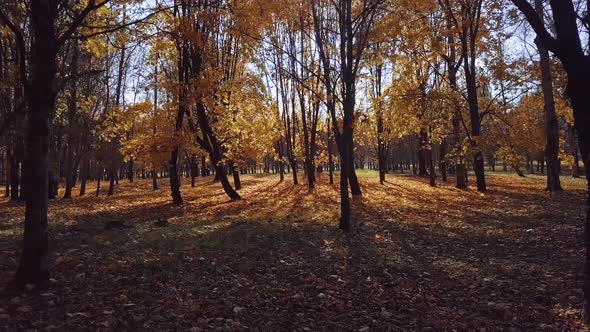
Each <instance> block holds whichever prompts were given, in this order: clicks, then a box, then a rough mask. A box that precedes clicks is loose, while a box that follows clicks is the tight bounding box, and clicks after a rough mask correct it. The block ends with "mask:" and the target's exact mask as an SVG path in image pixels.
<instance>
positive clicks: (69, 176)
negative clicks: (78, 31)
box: [63, 39, 79, 199]
mask: <svg viewBox="0 0 590 332" xmlns="http://www.w3.org/2000/svg"><path fill="white" fill-rule="evenodd" d="M71 43H73V46H72V49H73V51H72V62H71V67H72V72H71V75H72V76H71V78H70V89H69V90H70V100H69V103H68V146H67V153H66V173H65V179H66V181H65V182H66V188H65V191H64V196H63V198H64V199H71V198H72V188H73V187H74V149H75V147H74V146H75V135H77V128H76V124H75V121H76V111H77V108H78V53H79V49H78V40H77V39H72V40H71Z"/></svg>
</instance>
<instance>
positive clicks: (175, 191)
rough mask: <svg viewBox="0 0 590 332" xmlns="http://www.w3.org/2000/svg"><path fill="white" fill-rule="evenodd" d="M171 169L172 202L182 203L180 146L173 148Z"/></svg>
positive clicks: (175, 203)
mask: <svg viewBox="0 0 590 332" xmlns="http://www.w3.org/2000/svg"><path fill="white" fill-rule="evenodd" d="M168 166H169V168H168V169H169V171H170V191H171V193H172V204H174V205H180V204H182V196H181V194H180V174H178V147H175V148H174V149H173V150H172V154H171V156H170V161H169V165H168Z"/></svg>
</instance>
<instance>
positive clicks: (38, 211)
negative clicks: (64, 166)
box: [14, 0, 57, 287]
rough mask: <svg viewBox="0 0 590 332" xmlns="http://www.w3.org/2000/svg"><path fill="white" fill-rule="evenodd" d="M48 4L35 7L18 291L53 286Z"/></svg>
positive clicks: (53, 47) (52, 51)
mask: <svg viewBox="0 0 590 332" xmlns="http://www.w3.org/2000/svg"><path fill="white" fill-rule="evenodd" d="M53 15H54V13H53V12H52V10H51V8H50V6H49V4H48V3H47V2H46V1H40V0H33V1H32V2H31V32H32V44H31V78H32V80H31V86H30V89H29V90H28V94H27V101H28V106H29V110H28V111H29V113H28V117H27V120H28V128H27V136H26V149H25V165H24V172H25V176H24V177H25V178H26V181H25V185H26V195H25V196H26V205H25V229H24V234H23V250H22V254H21V258H20V263H19V267H18V270H17V272H16V276H15V279H14V281H15V284H16V286H19V287H22V286H24V285H26V284H36V285H38V286H44V285H46V284H47V283H48V281H49V260H48V256H49V236H48V230H47V206H48V197H47V193H48V191H49V188H48V185H49V183H48V172H47V171H48V168H49V137H50V132H51V127H50V119H51V115H52V114H53V112H54V109H55V94H54V91H53V89H54V84H55V82H54V79H55V72H56V64H55V57H56V55H57V41H56V37H55V27H54V23H55V17H54V16H53Z"/></svg>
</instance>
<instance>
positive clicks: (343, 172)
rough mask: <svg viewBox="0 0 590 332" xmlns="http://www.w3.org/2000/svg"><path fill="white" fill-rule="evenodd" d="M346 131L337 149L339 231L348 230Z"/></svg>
mask: <svg viewBox="0 0 590 332" xmlns="http://www.w3.org/2000/svg"><path fill="white" fill-rule="evenodd" d="M346 132H347V130H344V133H343V137H342V142H341V144H340V146H339V147H338V148H339V149H340V150H341V151H340V159H341V168H340V229H342V230H344V231H349V230H350V197H349V195H348V179H349V171H350V165H351V162H350V159H351V157H350V155H349V153H350V149H348V146H347V144H348V143H349V141H348V140H344V135H346Z"/></svg>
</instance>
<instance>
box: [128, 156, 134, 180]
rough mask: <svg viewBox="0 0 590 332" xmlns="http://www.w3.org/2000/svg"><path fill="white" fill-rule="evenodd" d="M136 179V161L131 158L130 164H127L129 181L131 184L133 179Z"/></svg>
mask: <svg viewBox="0 0 590 332" xmlns="http://www.w3.org/2000/svg"><path fill="white" fill-rule="evenodd" d="M134 178H135V161H134V160H133V157H131V158H129V163H128V164H127V179H129V182H131V183H133V179H134Z"/></svg>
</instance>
